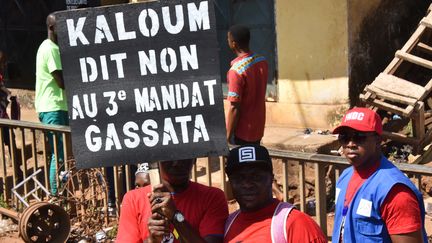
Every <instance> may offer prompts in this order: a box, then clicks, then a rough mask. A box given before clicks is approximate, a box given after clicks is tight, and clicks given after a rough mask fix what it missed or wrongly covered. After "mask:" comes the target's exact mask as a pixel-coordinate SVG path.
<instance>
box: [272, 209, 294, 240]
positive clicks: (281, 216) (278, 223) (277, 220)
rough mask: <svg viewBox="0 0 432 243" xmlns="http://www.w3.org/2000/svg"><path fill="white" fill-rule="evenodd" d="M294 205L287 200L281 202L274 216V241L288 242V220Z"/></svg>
mask: <svg viewBox="0 0 432 243" xmlns="http://www.w3.org/2000/svg"><path fill="white" fill-rule="evenodd" d="M293 208H294V206H293V205H292V204H290V203H287V202H280V203H279V204H278V206H277V207H276V210H275V212H274V214H273V217H272V223H271V238H272V243H286V242H287V235H286V222H287V219H288V215H289V213H290V212H291V210H292V209H293Z"/></svg>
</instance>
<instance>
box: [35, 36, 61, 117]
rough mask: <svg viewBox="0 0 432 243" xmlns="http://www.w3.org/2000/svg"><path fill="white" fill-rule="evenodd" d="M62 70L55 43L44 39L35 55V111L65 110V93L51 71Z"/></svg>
mask: <svg viewBox="0 0 432 243" xmlns="http://www.w3.org/2000/svg"><path fill="white" fill-rule="evenodd" d="M55 70H62V65H61V61H60V51H59V47H58V45H57V44H56V43H54V42H53V41H51V40H50V39H46V40H44V41H43V42H42V44H41V45H40V46H39V49H38V52H37V55H36V92H35V108H36V112H49V111H60V110H62V111H67V103H66V94H65V91H64V90H63V89H61V88H60V87H59V86H58V85H57V83H56V81H55V80H54V77H53V76H52V75H51V73H52V72H53V71H55Z"/></svg>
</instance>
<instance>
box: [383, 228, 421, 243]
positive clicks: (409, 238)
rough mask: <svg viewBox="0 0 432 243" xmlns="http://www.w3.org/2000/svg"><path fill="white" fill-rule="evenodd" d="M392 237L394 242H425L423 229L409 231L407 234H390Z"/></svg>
mask: <svg viewBox="0 0 432 243" xmlns="http://www.w3.org/2000/svg"><path fill="white" fill-rule="evenodd" d="M390 238H391V240H392V242H393V243H422V242H423V234H422V230H418V231H416V232H412V233H407V234H399V235H390Z"/></svg>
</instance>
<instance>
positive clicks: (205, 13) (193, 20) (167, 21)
mask: <svg viewBox="0 0 432 243" xmlns="http://www.w3.org/2000/svg"><path fill="white" fill-rule="evenodd" d="M197 4H198V5H197ZM170 8H171V7H169V6H165V7H162V11H161V13H162V16H159V15H158V13H157V12H156V11H155V10H154V9H151V8H148V9H143V10H142V11H141V12H140V14H139V15H138V18H137V19H135V20H134V21H137V25H135V26H138V29H139V31H138V33H141V34H142V36H144V37H149V38H150V37H155V36H156V35H157V34H158V33H159V32H160V31H159V30H160V22H161V21H160V18H161V19H162V22H163V27H164V28H165V30H166V31H167V32H168V33H169V34H172V35H176V34H179V33H181V31H182V30H183V29H184V25H185V23H184V19H185V14H184V11H183V6H182V5H175V6H174V9H175V18H174V19H173V18H172V17H171V14H170ZM187 17H188V20H189V31H190V32H197V31H199V30H202V31H205V30H209V29H210V16H209V7H208V1H201V2H200V3H188V4H187ZM86 20H87V18H86V17H80V18H79V19H78V21H77V22H76V23H75V21H74V19H66V23H67V32H68V36H69V46H78V40H79V41H80V43H81V45H89V44H90V43H89V41H88V39H87V37H86V36H85V35H84V32H83V29H84V28H92V29H94V30H95V31H94V33H95V38H94V44H101V43H102V40H103V39H106V41H107V42H113V41H115V40H114V36H113V35H112V31H111V29H110V26H109V23H108V21H107V20H106V16H105V15H98V16H96V19H95V20H91V19H88V21H86ZM129 24H130V23H129ZM89 25H92V26H89ZM126 26H127V25H126V23H125V20H124V13H123V12H117V13H115V28H116V29H115V30H116V32H117V39H118V41H125V40H133V39H136V38H137V30H126ZM114 33H115V32H114Z"/></svg>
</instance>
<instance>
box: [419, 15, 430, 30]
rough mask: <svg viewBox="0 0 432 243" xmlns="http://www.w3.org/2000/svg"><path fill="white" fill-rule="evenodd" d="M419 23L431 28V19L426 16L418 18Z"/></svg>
mask: <svg viewBox="0 0 432 243" xmlns="http://www.w3.org/2000/svg"><path fill="white" fill-rule="evenodd" d="M420 24H421V25H424V26H425V27H428V28H432V21H431V19H430V18H428V17H423V18H422V20H420Z"/></svg>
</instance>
